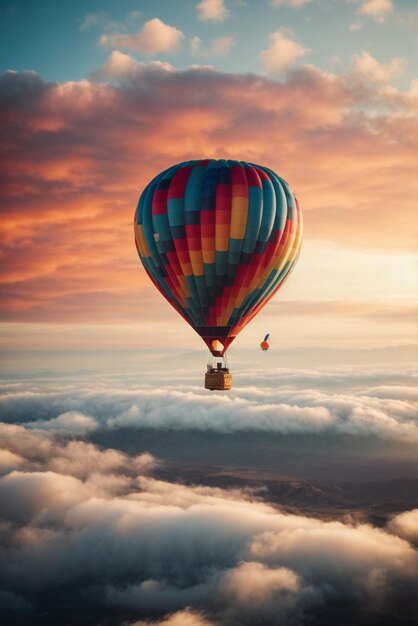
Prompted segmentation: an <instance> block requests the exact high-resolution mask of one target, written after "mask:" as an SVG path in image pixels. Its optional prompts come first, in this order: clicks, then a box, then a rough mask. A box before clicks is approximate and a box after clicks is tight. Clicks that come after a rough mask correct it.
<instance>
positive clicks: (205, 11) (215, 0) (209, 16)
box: [196, 0, 230, 22]
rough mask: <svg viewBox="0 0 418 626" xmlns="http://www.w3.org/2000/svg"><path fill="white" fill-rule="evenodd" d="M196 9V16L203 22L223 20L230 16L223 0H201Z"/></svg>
mask: <svg viewBox="0 0 418 626" xmlns="http://www.w3.org/2000/svg"><path fill="white" fill-rule="evenodd" d="M196 10H197V15H198V18H199V19H200V20H202V21H204V22H223V21H224V20H226V19H228V18H229V16H230V11H229V9H227V8H226V6H225V2H224V0H202V1H201V2H199V4H198V5H196Z"/></svg>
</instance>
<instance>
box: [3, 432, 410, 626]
mask: <svg viewBox="0 0 418 626" xmlns="http://www.w3.org/2000/svg"><path fill="white" fill-rule="evenodd" d="M0 439H1V445H2V451H1V454H0V464H1V474H2V477H1V479H0V511H1V523H0V534H1V545H2V549H1V560H0V584H1V587H2V591H1V599H2V602H1V605H2V607H3V609H2V610H3V612H6V613H7V615H8V617H9V618H10V616H11V615H13V614H17V615H18V616H22V615H26V616H27V615H31V614H35V615H36V611H37V610H39V598H43V599H45V597H48V596H51V597H52V596H53V595H54V594H55V593H56V592H57V590H61V591H62V590H63V589H64V590H65V589H71V598H72V602H73V603H74V604H75V605H77V603H78V602H81V601H83V602H84V603H85V602H86V598H87V599H88V600H89V601H90V602H94V603H96V604H98V605H99V607H100V610H101V611H106V610H107V609H108V608H109V607H112V609H113V610H115V607H117V608H119V609H120V610H121V611H125V610H126V611H128V612H129V615H131V614H136V615H137V616H138V618H140V619H145V618H153V619H154V620H161V619H162V618H163V616H165V617H164V619H163V621H162V622H159V621H157V623H163V624H170V625H173V626H174V625H177V624H179V625H180V624H183V625H184V626H186V625H189V626H192V625H193V626H198V625H203V624H216V625H218V624H219V625H229V624H279V623H286V624H287V623H288V624H293V623H295V624H297V623H303V622H304V616H305V615H306V612H307V611H311V610H314V609H318V607H321V606H324V605H325V606H326V605H327V603H329V602H333V603H335V602H336V601H338V600H349V601H350V603H352V604H353V605H354V606H355V605H359V606H360V605H364V604H367V605H371V606H372V607H374V609H375V610H377V611H379V610H382V611H383V610H384V607H385V606H386V604H387V602H388V601H390V600H391V598H392V596H393V595H394V594H395V596H396V594H398V593H399V592H400V590H402V593H403V594H406V596H407V597H408V598H409V600H408V601H411V598H412V589H413V588H414V585H415V586H416V582H417V580H418V552H417V550H416V547H415V546H416V543H417V540H418V509H415V510H413V511H408V512H403V513H401V514H399V515H396V516H394V517H393V518H392V519H391V520H390V522H389V524H388V526H387V527H386V528H383V529H378V528H374V527H372V526H370V525H364V524H363V525H362V524H360V525H350V524H344V523H341V522H340V521H329V520H328V521H325V520H320V519H313V518H309V517H305V516H301V515H290V514H285V513H283V512H281V511H280V509H278V508H277V507H275V506H272V505H269V504H268V503H263V502H260V501H259V500H257V498H256V496H255V495H254V494H252V493H251V491H248V490H238V489H234V490H224V489H219V488H211V487H205V486H199V485H197V486H193V485H192V486H190V485H184V484H176V483H173V482H166V481H163V480H159V479H157V478H154V477H153V476H152V472H153V469H154V468H155V467H156V465H157V464H158V461H157V460H156V459H154V458H153V457H152V456H151V455H150V454H140V455H137V456H129V455H126V454H124V453H122V452H120V451H117V450H112V449H100V448H98V447H97V446H94V445H93V444H91V443H89V442H86V441H81V440H78V439H73V438H71V439H68V438H63V437H62V436H60V437H58V438H57V436H56V435H54V434H52V433H51V432H50V431H42V430H34V429H32V428H26V427H24V426H18V425H15V424H2V425H1V427H0ZM43 601H45V600H43ZM49 603H51V601H49ZM52 604H53V601H52ZM41 605H42V602H41ZM167 616H169V617H167ZM283 620H285V621H284V622H283ZM10 623H13V622H10ZM92 623H95V622H92ZM138 623H141V622H138Z"/></svg>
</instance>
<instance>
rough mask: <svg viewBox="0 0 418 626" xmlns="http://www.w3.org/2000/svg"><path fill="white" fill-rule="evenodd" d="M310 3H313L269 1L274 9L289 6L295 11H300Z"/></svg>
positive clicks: (291, 0)
mask: <svg viewBox="0 0 418 626" xmlns="http://www.w3.org/2000/svg"><path fill="white" fill-rule="evenodd" d="M310 2H312V0H269V3H270V6H272V7H282V6H286V5H287V6H289V7H293V8H295V9H300V8H301V7H304V6H305V5H306V4H309V3H310Z"/></svg>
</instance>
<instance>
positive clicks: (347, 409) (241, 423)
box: [0, 370, 418, 454]
mask: <svg viewBox="0 0 418 626" xmlns="http://www.w3.org/2000/svg"><path fill="white" fill-rule="evenodd" d="M239 376H240V380H241V382H242V383H243V384H247V385H248V386H247V387H241V388H237V389H235V390H232V391H231V392H230V393H229V394H222V393H218V394H216V393H214V392H212V393H211V394H209V393H208V392H206V391H205V390H204V389H201V388H200V387H193V386H184V387H183V386H182V385H176V386H170V385H167V386H166V387H165V388H164V389H162V388H161V389H156V388H136V389H135V388H132V387H129V386H128V387H124V386H123V385H119V386H113V387H112V386H111V385H107V386H106V387H105V388H101V387H100V386H96V387H95V386H94V385H92V386H86V387H83V386H80V385H78V384H75V385H74V386H69V387H67V388H66V389H65V390H63V391H62V390H54V391H52V390H51V389H48V387H47V388H46V389H45V390H43V391H42V390H41V389H40V388H39V386H38V388H37V390H36V391H30V390H29V389H27V388H22V389H15V390H14V391H9V392H8V393H6V394H4V395H3V396H0V418H1V419H3V420H7V421H13V422H15V423H19V422H21V423H25V424H26V426H27V428H28V429H38V430H44V431H47V430H50V431H51V432H57V433H61V434H63V435H86V436H87V435H88V434H89V433H90V432H94V431H95V430H97V429H101V430H103V429H104V430H106V431H112V430H116V429H119V428H124V427H132V428H136V429H139V430H140V429H148V428H151V429H154V430H155V429H168V430H199V431H203V432H205V431H214V432H218V433H234V432H240V431H251V430H253V431H259V432H265V433H267V432H272V433H273V432H274V433H282V434H290V433H317V434H329V433H334V434H335V433H339V434H351V435H360V436H362V435H365V436H368V435H375V436H378V437H381V438H384V439H390V440H399V441H410V442H414V441H418V416H417V410H416V400H417V396H416V393H415V391H414V387H412V386H411V385H410V382H412V380H413V378H411V376H410V374H408V372H406V371H405V372H404V374H403V375H402V376H401V375H400V374H396V373H393V372H390V371H388V372H385V371H382V372H369V373H367V372H364V373H362V372H358V373H354V372H351V371H335V372H333V373H330V372H328V373H326V372H322V371H320V370H318V371H315V370H305V371H304V370H294V371H292V370H271V371H270V372H265V371H257V370H248V371H247V372H245V371H243V372H241V374H240V375H239ZM278 380H280V387H279V388H277V381H278ZM402 380H405V382H406V383H407V384H400V383H401V382H402ZM254 381H257V382H258V386H257V387H255V386H253V385H254ZM350 387H351V388H350ZM215 400H216V402H215ZM28 416H30V418H31V419H30V421H25V420H27V419H28ZM10 428H16V427H13V426H10ZM27 437H29V435H28V434H26V433H25V435H24V436H23V437H22V442H23V441H24V440H25V439H26V438H27ZM85 445H87V444H85ZM14 452H15V453H16V454H20V450H19V449H16V450H15V451H14ZM83 454H85V452H83Z"/></svg>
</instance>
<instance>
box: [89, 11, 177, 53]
mask: <svg viewBox="0 0 418 626" xmlns="http://www.w3.org/2000/svg"><path fill="white" fill-rule="evenodd" d="M183 39H184V35H183V33H182V32H181V30H179V29H178V28H176V27H175V26H170V25H169V24H166V23H165V22H163V21H162V20H160V19H159V18H157V17H155V18H154V19H152V20H148V22H145V24H144V26H143V27H142V30H140V31H139V32H138V33H136V34H134V35H128V34H124V33H122V34H121V33H113V34H110V35H102V36H101V37H100V43H101V44H103V45H105V46H110V47H112V48H124V49H130V50H137V51H138V52H141V53H142V54H144V55H145V56H154V55H155V54H158V53H161V52H166V53H173V52H178V50H179V48H180V45H181V41H182V40H183Z"/></svg>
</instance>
